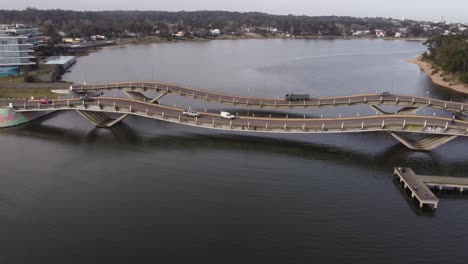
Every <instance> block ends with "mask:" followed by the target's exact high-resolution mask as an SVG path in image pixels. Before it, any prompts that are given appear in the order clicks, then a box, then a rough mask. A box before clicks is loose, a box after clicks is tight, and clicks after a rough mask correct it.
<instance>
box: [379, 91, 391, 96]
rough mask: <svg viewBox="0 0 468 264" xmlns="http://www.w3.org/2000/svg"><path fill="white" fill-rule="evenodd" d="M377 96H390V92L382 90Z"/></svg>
mask: <svg viewBox="0 0 468 264" xmlns="http://www.w3.org/2000/svg"><path fill="white" fill-rule="evenodd" d="M379 96H391V94H390V93H389V92H382V93H379Z"/></svg>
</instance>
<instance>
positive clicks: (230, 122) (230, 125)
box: [229, 120, 232, 129]
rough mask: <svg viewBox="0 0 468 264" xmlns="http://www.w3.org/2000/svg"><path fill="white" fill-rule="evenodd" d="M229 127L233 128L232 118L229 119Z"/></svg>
mask: <svg viewBox="0 0 468 264" xmlns="http://www.w3.org/2000/svg"><path fill="white" fill-rule="evenodd" d="M229 128H230V129H232V120H229Z"/></svg>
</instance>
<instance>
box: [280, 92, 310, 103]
mask: <svg viewBox="0 0 468 264" xmlns="http://www.w3.org/2000/svg"><path fill="white" fill-rule="evenodd" d="M309 98H310V96H309V95H308V94H293V93H290V94H287V95H285V96H284V99H285V100H286V101H308V100H309Z"/></svg>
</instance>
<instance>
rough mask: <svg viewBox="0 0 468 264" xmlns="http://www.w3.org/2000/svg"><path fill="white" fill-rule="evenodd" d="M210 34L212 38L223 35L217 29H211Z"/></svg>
mask: <svg viewBox="0 0 468 264" xmlns="http://www.w3.org/2000/svg"><path fill="white" fill-rule="evenodd" d="M209 33H210V35H212V36H219V35H221V30H219V29H217V28H216V29H210V31H209Z"/></svg>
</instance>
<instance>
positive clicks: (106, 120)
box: [76, 110, 128, 128]
mask: <svg viewBox="0 0 468 264" xmlns="http://www.w3.org/2000/svg"><path fill="white" fill-rule="evenodd" d="M76 112H78V114H80V115H81V116H82V117H84V118H86V119H87V120H88V121H89V122H91V123H92V124H93V125H94V126H96V127H99V128H110V127H113V126H114V125H115V124H117V123H119V122H120V121H122V120H124V119H125V118H126V117H127V116H128V114H123V115H121V116H120V117H118V118H115V119H114V118H110V117H109V116H108V115H106V114H104V113H101V112H95V111H83V110H76Z"/></svg>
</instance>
